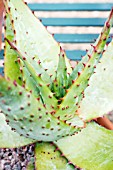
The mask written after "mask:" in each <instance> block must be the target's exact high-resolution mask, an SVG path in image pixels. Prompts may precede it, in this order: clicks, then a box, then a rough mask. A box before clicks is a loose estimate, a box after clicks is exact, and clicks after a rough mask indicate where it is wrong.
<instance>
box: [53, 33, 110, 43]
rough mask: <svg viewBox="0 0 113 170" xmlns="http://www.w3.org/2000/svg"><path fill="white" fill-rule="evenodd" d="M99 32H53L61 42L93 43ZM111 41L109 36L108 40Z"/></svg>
mask: <svg viewBox="0 0 113 170" xmlns="http://www.w3.org/2000/svg"><path fill="white" fill-rule="evenodd" d="M98 36H99V34H55V35H54V38H55V39H56V41H58V42H61V43H94V42H95V39H97V38H98ZM110 41H111V38H109V40H108V42H110Z"/></svg>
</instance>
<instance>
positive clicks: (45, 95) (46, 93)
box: [7, 40, 58, 112]
mask: <svg viewBox="0 0 113 170" xmlns="http://www.w3.org/2000/svg"><path fill="white" fill-rule="evenodd" d="M7 41H8V43H9V44H10V45H11V47H12V48H13V49H14V50H15V51H16V52H17V53H18V54H19V56H20V58H21V59H22V60H23V63H24V64H25V66H26V68H27V69H28V71H29V73H30V75H31V77H32V78H33V80H34V82H35V84H36V86H37V87H38V89H39V91H40V95H41V97H42V99H43V102H44V104H45V105H46V108H47V109H48V110H49V111H50V112H51V111H53V108H54V109H56V108H57V104H58V100H57V99H56V98H55V97H54V95H53V93H52V92H51V90H50V89H49V87H48V85H47V84H46V83H47V82H46V83H45V81H43V79H42V77H41V75H42V74H43V73H42V70H43V69H42V67H41V66H40V64H39V65H37V67H38V73H37V71H36V70H35V69H34V67H33V65H31V62H30V61H29V59H28V58H29V57H28V56H27V55H26V54H23V53H22V52H21V50H20V49H17V47H16V46H15V45H14V44H12V43H11V42H10V41H9V40H7ZM34 64H35V63H34ZM44 75H45V76H46V74H44ZM51 106H52V107H51Z"/></svg>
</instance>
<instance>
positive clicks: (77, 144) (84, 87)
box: [0, 0, 113, 170]
mask: <svg viewBox="0 0 113 170" xmlns="http://www.w3.org/2000/svg"><path fill="white" fill-rule="evenodd" d="M4 5H5V12H6V15H5V48H4V55H5V57H4V60H5V66H4V77H2V76H1V77H0V109H1V114H0V147H1V148H17V147H20V146H25V145H28V144H32V143H35V168H36V169H38V170H45V169H46V170H50V169H51V170H53V169H56V170H72V169H75V166H76V167H80V168H84V169H86V170H97V169H98V170H111V169H112V167H113V142H112V140H113V132H112V131H110V130H107V129H105V128H104V127H101V126H100V125H98V124H97V123H96V122H95V121H94V119H96V118H98V117H103V115H104V114H106V113H108V112H109V111H111V110H113V90H112V89H113V41H112V42H111V43H110V44H109V46H107V47H106V51H105V46H106V41H107V39H108V37H109V32H110V29H111V27H112V23H113V10H112V11H111V13H110V15H109V17H108V19H107V21H106V22H105V25H104V27H103V29H102V32H101V34H100V36H99V37H98V39H97V40H96V42H95V43H94V44H93V45H91V49H90V50H89V51H88V52H87V54H86V55H85V56H84V57H83V58H82V60H81V61H80V62H79V63H78V64H77V65H76V67H75V68H73V69H72V67H71V65H70V62H69V60H68V59H67V57H66V54H65V52H64V51H63V50H62V48H61V47H60V44H59V43H57V42H56V41H55V40H54V38H53V36H52V35H50V34H49V33H48V31H47V30H46V28H45V27H44V26H43V25H42V23H41V22H40V20H39V19H37V18H36V17H35V16H34V14H33V13H32V12H31V11H30V9H29V8H28V6H27V5H26V3H24V2H23V0H18V1H17V0H4ZM29 168H31V169H33V168H34V167H33V166H32V165H31V164H30V167H29Z"/></svg>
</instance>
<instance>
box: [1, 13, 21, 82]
mask: <svg viewBox="0 0 113 170" xmlns="http://www.w3.org/2000/svg"><path fill="white" fill-rule="evenodd" d="M5 37H6V38H8V39H9V40H10V41H13V40H14V33H13V31H12V26H11V21H10V18H9V15H8V14H6V19H5ZM4 54H5V58H4V60H5V66H4V73H5V77H6V78H10V80H12V81H14V80H16V81H17V82H18V83H19V84H20V85H21V84H22V74H21V72H20V66H19V63H18V62H17V57H18V55H17V53H16V52H15V51H14V50H13V49H11V48H10V45H9V44H8V43H7V42H6V41H5V49H4Z"/></svg>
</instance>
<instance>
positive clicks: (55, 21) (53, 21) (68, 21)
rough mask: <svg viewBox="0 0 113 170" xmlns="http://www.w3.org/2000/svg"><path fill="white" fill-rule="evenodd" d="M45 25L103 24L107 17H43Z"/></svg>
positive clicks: (81, 25)
mask: <svg viewBox="0 0 113 170" xmlns="http://www.w3.org/2000/svg"><path fill="white" fill-rule="evenodd" d="M41 20H42V23H43V24H44V25H45V26H80V27H83V26H93V27H95V26H96V27H98V26H103V25H104V22H105V20H106V19H105V18H60V19H59V18H41Z"/></svg>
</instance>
